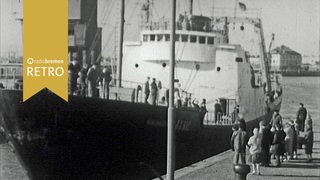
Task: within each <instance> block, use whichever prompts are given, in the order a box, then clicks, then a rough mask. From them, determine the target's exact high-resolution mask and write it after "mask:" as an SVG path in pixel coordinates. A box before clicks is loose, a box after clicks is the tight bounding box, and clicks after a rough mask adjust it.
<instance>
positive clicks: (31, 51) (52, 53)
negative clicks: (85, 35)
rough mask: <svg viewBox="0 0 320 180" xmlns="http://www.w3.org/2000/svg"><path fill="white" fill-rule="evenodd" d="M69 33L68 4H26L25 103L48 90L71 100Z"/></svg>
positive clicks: (56, 0)
mask: <svg viewBox="0 0 320 180" xmlns="http://www.w3.org/2000/svg"><path fill="white" fill-rule="evenodd" d="M57 10H59V13H57ZM67 32H68V1H66V0H50V1H43V0H28V1H24V2H23V56H24V57H23V101H26V100H28V99H29V98H32V96H33V95H35V94H36V93H38V92H39V91H41V90H42V89H44V88H48V89H49V90H50V91H52V92H53V93H55V94H57V95H58V96H60V97H61V98H62V99H64V100H65V101H68V33H67Z"/></svg>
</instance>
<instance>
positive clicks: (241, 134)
mask: <svg viewBox="0 0 320 180" xmlns="http://www.w3.org/2000/svg"><path fill="white" fill-rule="evenodd" d="M245 129H246V124H245V121H244V120H243V121H239V129H238V130H237V131H235V132H233V134H232V136H231V143H232V144H233V148H234V156H233V164H239V157H240V160H241V164H246V145H247V142H248V138H247V132H246V131H245Z"/></svg>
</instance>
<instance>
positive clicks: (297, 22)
mask: <svg viewBox="0 0 320 180" xmlns="http://www.w3.org/2000/svg"><path fill="white" fill-rule="evenodd" d="M99 1H104V2H105V4H104V5H103V6H101V7H100V8H101V9H106V10H108V11H109V12H107V13H104V14H103V15H102V16H103V17H104V20H103V21H104V27H106V28H108V29H112V27H113V26H114V24H115V20H116V19H117V18H116V17H117V15H116V14H115V13H116V11H117V10H118V9H119V8H118V2H119V0H99ZM144 1H145V0H127V1H126V26H125V39H126V40H135V39H137V37H138V27H137V22H138V13H139V10H140V7H139V6H140V5H141V3H142V2H144ZM240 1H241V2H243V3H244V4H246V6H247V8H248V9H255V8H258V9H261V12H262V14H261V18H262V21H263V27H264V34H265V37H266V38H265V39H266V43H269V41H270V35H271V33H275V36H276V38H275V46H278V45H282V44H284V45H287V46H289V47H290V48H292V49H294V50H296V51H298V52H299V53H301V54H306V55H317V56H318V54H319V32H320V26H319V23H320V18H319V17H320V0H240ZM18 2H19V0H0V3H1V11H0V13H1V19H0V23H1V39H0V40H1V53H2V55H3V54H4V53H5V52H7V51H9V50H14V51H18V52H19V53H20V54H21V52H22V48H21V44H22V40H21V39H22V35H21V24H20V22H19V21H17V20H15V18H16V16H17V15H16V14H15V12H16V11H19V8H17V7H18ZM154 2H155V11H154V16H155V17H162V16H166V17H168V15H169V12H170V11H169V10H170V9H169V2H170V0H154ZM185 2H186V0H177V6H178V10H177V11H178V12H183V11H185V10H186V3H185ZM193 2H194V6H193V7H194V14H202V15H207V16H211V15H212V14H214V15H215V14H218V13H219V12H221V8H229V9H230V10H229V11H232V10H233V7H234V0H193ZM112 4H114V5H113V8H112V9H108V7H109V8H110V7H111V6H112ZM213 6H214V7H215V8H218V9H220V10H215V11H212V9H213ZM101 23H102V22H101ZM105 32H107V31H105ZM107 35H108V34H106V35H105V36H107ZM111 35H112V34H111Z"/></svg>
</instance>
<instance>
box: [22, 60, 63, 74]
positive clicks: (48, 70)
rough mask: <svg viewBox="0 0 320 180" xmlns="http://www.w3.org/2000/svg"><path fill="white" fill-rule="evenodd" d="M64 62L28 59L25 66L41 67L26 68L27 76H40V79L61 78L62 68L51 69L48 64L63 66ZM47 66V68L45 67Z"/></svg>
mask: <svg viewBox="0 0 320 180" xmlns="http://www.w3.org/2000/svg"><path fill="white" fill-rule="evenodd" d="M63 63H64V60H48V59H44V60H42V59H36V60H35V59H33V58H28V59H27V64H28V65H32V64H39V65H41V64H42V65H41V66H33V67H32V66H28V67H27V76H36V77H39V76H42V77H46V76H48V77H53V76H58V77H61V76H63V75H64V68H63V67H61V66H57V67H53V66H50V64H63ZM46 65H47V66H46Z"/></svg>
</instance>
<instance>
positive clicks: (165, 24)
mask: <svg viewBox="0 0 320 180" xmlns="http://www.w3.org/2000/svg"><path fill="white" fill-rule="evenodd" d="M198 22H200V23H202V24H205V23H207V21H198ZM221 23H222V21H221ZM140 28H141V29H142V30H151V31H153V30H170V22H169V21H161V22H152V23H143V24H141V25H140ZM176 30H184V31H200V32H211V33H219V34H224V33H226V30H225V29H224V27H223V26H222V25H221V26H211V25H210V24H208V25H207V26H200V25H197V24H194V23H193V24H191V23H190V24H187V25H186V24H185V23H179V22H177V25H176Z"/></svg>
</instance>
